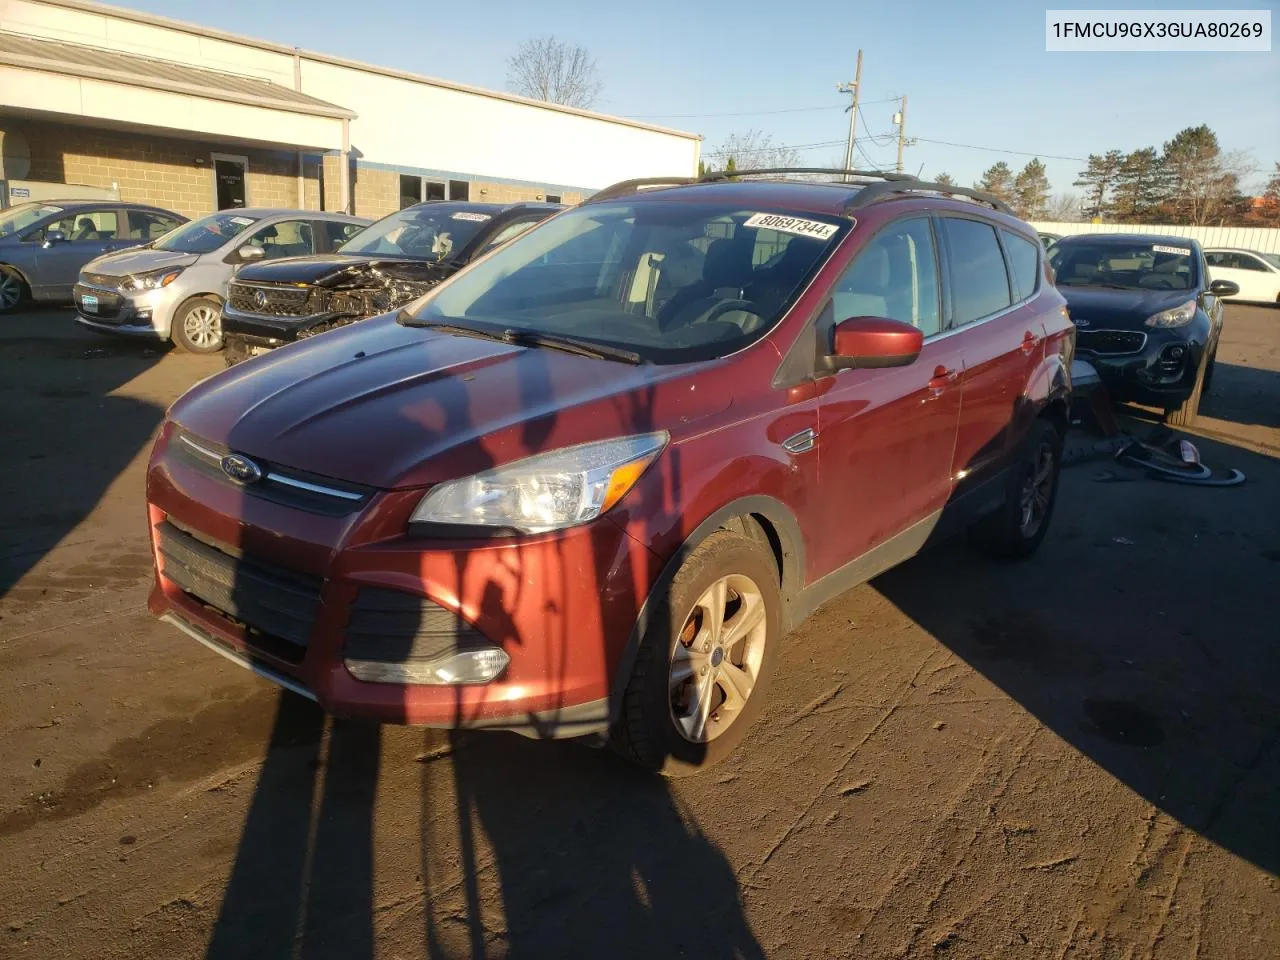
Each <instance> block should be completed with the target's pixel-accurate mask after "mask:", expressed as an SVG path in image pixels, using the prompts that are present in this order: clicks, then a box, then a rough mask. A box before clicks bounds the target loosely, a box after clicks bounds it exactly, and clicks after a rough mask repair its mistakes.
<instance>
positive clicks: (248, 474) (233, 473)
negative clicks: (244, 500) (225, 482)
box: [222, 453, 262, 483]
mask: <svg viewBox="0 0 1280 960" xmlns="http://www.w3.org/2000/svg"><path fill="white" fill-rule="evenodd" d="M222 472H223V473H225V474H226V475H227V476H228V477H230V478H231V479H232V480H234V481H235V482H236V483H257V482H258V481H259V480H261V479H262V468H261V467H259V466H258V465H257V464H256V463H254V462H253V461H252V460H250V459H249V458H248V457H242V456H240V454H238V453H231V454H228V455H227V456H225V457H223V458H222Z"/></svg>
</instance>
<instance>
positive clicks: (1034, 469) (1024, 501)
mask: <svg viewBox="0 0 1280 960" xmlns="http://www.w3.org/2000/svg"><path fill="white" fill-rule="evenodd" d="M1053 459H1054V450H1053V447H1052V446H1051V445H1050V444H1049V443H1047V442H1045V443H1041V444H1040V446H1039V448H1038V449H1037V450H1036V452H1035V456H1034V457H1033V458H1032V461H1031V468H1030V469H1029V470H1028V471H1027V477H1026V480H1024V481H1023V484H1022V489H1021V491H1019V505H1020V506H1021V508H1022V518H1021V523H1020V524H1019V528H1020V530H1021V532H1022V535H1023V536H1024V537H1027V538H1030V537H1034V536H1035V535H1036V533H1037V532H1038V531H1039V529H1040V525H1041V524H1042V523H1044V519H1045V517H1046V516H1048V514H1049V504H1050V503H1051V502H1052V501H1053V482H1054V477H1055V471H1054V469H1053V467H1054V463H1053Z"/></svg>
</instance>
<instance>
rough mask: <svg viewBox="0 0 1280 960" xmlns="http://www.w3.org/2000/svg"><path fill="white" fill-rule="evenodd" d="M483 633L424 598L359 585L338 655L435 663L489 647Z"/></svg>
mask: <svg viewBox="0 0 1280 960" xmlns="http://www.w3.org/2000/svg"><path fill="white" fill-rule="evenodd" d="M489 645H490V644H489V643H488V642H487V641H486V640H485V637H484V634H482V633H481V632H480V631H479V630H477V629H476V628H475V627H473V626H472V625H471V624H469V623H467V621H465V620H463V619H462V618H461V617H459V616H458V615H457V614H456V613H454V612H453V611H452V610H449V609H447V608H445V607H442V606H440V605H439V604H437V603H433V602H432V601H430V600H428V599H426V598H425V597H419V596H415V595H414V594H411V593H401V592H400V591H398V590H383V589H378V588H374V587H364V588H362V589H361V590H360V593H359V594H358V595H357V596H356V602H355V603H354V604H352V606H351V618H350V620H349V621H348V623H347V638H346V646H345V647H344V648H343V656H345V657H347V658H349V659H352V660H381V661H389V662H393V663H400V662H404V661H407V660H421V661H428V660H434V659H436V658H438V657H442V656H447V655H449V654H451V653H456V652H457V651H459V650H466V649H475V648H476V647H483V646H489Z"/></svg>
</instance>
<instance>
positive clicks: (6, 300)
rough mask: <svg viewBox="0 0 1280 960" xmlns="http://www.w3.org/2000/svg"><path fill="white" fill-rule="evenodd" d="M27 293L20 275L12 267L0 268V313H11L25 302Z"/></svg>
mask: <svg viewBox="0 0 1280 960" xmlns="http://www.w3.org/2000/svg"><path fill="white" fill-rule="evenodd" d="M28 296H29V291H28V290H27V284H26V281H24V280H23V279H22V274H20V273H18V271H17V270H14V269H13V268H12V267H0V313H12V312H13V311H14V310H17V309H18V308H19V307H21V306H22V305H23V304H24V303H26V302H27V297H28Z"/></svg>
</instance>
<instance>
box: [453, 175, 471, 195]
mask: <svg viewBox="0 0 1280 960" xmlns="http://www.w3.org/2000/svg"><path fill="white" fill-rule="evenodd" d="M449 199H450V200H470V199H471V184H469V183H468V182H467V181H466V180H450V181H449Z"/></svg>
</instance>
